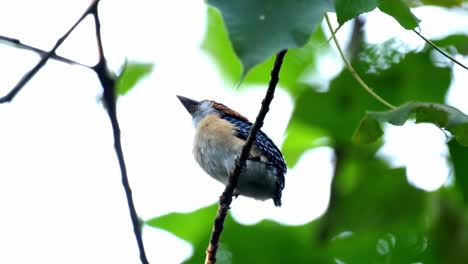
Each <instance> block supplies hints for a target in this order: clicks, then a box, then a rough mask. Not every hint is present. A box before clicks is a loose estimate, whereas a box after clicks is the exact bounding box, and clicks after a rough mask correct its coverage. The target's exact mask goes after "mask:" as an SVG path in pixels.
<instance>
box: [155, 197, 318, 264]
mask: <svg viewBox="0 0 468 264" xmlns="http://www.w3.org/2000/svg"><path fill="white" fill-rule="evenodd" d="M216 211H217V205H212V206H209V207H205V208H201V209H198V210H197V211H194V212H191V213H171V214H168V215H164V216H161V217H158V218H154V219H151V220H149V221H147V222H146V224H148V225H150V226H153V227H157V228H162V229H164V230H167V231H169V232H171V233H173V234H174V235H176V236H178V237H180V238H182V239H185V240H187V241H189V242H190V243H192V245H193V247H194V254H193V256H192V257H191V258H190V259H189V260H188V261H187V263H203V262H204V259H205V250H206V247H207V246H208V241H209V238H210V233H211V228H212V224H213V220H214V217H215V215H216ZM314 230H315V226H314V224H313V223H309V224H306V225H302V226H285V225H280V224H278V223H275V222H272V221H268V220H264V221H261V222H259V223H258V224H256V225H252V226H245V225H241V224H239V223H237V222H236V221H234V220H233V219H232V217H231V216H230V215H228V216H227V218H226V220H225V223H224V231H223V233H222V236H221V241H220V250H219V251H218V263H316V262H317V260H316V258H317V255H318V253H317V252H314V251H312V250H310V248H311V246H313V245H314V244H315V243H314V241H313V235H312V234H313V233H314ZM285 250H287V254H285ZM253 252H254V253H253Z"/></svg>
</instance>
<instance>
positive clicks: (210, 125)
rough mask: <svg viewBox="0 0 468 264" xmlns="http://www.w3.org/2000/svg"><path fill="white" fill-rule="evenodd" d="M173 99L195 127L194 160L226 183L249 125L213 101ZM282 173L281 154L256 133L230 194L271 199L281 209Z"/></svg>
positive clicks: (267, 140) (248, 122) (263, 136)
mask: <svg viewBox="0 0 468 264" xmlns="http://www.w3.org/2000/svg"><path fill="white" fill-rule="evenodd" d="M177 97H178V98H179V100H180V102H181V103H182V104H183V105H184V107H185V108H186V109H187V111H188V112H189V113H190V115H192V119H193V124H194V126H195V128H196V133H195V139H194V144H193V155H194V156H195V160H196V161H197V162H198V164H199V165H200V166H201V167H202V168H203V170H204V171H205V172H206V173H208V174H209V175H210V176H211V177H213V178H215V179H216V180H218V181H220V182H221V183H223V184H227V182H228V177H229V174H230V172H231V171H232V170H233V169H234V166H235V161H236V158H237V157H238V156H239V155H240V153H241V150H242V147H243V146H244V143H245V141H246V140H247V136H248V135H249V131H250V128H251V126H252V123H251V122H250V121H249V120H248V119H247V118H245V117H244V116H242V115H240V114H239V113H237V112H236V111H234V110H232V109H230V108H228V107H227V106H225V105H223V104H220V103H217V102H215V101H210V100H203V101H200V102H199V101H195V100H192V99H189V98H186V97H183V96H177ZM286 170H287V168H286V163H285V161H284V158H283V155H282V154H281V151H280V150H279V149H278V148H277V147H276V145H275V144H274V143H273V141H272V140H271V139H270V138H268V136H267V135H266V134H265V133H263V132H262V131H259V132H258V134H257V137H256V140H255V143H254V145H253V146H252V149H251V150H250V153H249V157H248V158H247V162H246V167H245V168H244V169H243V170H242V172H241V174H240V175H239V181H238V184H237V188H236V190H235V191H234V194H235V195H236V196H237V195H239V194H240V195H244V196H248V197H252V198H255V199H258V200H267V199H270V198H272V199H273V202H274V204H275V205H276V206H281V192H282V191H283V188H284V174H285V173H286Z"/></svg>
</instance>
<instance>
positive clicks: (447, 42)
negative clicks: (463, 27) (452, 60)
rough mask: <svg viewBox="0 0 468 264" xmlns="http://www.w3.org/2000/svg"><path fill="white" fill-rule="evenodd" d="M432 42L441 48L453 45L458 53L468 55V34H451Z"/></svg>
mask: <svg viewBox="0 0 468 264" xmlns="http://www.w3.org/2000/svg"><path fill="white" fill-rule="evenodd" d="M432 42H434V44H436V45H437V46H439V47H441V48H442V47H446V48H447V47H453V48H455V49H456V50H457V51H458V53H460V54H462V55H468V35H463V34H457V35H450V36H447V37H445V38H443V39H439V40H433V41H432Z"/></svg>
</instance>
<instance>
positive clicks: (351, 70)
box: [325, 13, 396, 109]
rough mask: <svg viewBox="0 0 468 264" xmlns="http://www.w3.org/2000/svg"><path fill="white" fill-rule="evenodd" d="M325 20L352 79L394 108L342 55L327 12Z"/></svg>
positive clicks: (383, 102)
mask: <svg viewBox="0 0 468 264" xmlns="http://www.w3.org/2000/svg"><path fill="white" fill-rule="evenodd" d="M325 20H326V21H327V25H328V29H329V30H330V33H331V35H332V38H333V41H334V42H335V45H336V48H337V49H338V52H339V53H340V55H341V58H342V59H343V61H344V63H345V64H346V67H347V68H348V70H349V71H350V72H351V75H353V77H354V79H356V81H357V82H358V83H359V84H360V85H361V86H362V88H364V90H366V92H367V93H369V94H370V95H371V96H372V97H374V98H375V99H376V100H377V101H379V102H381V103H382V104H383V105H385V106H387V107H388V108H390V109H395V108H396V107H395V106H394V105H392V104H391V103H389V102H387V101H385V99H383V98H382V97H380V96H379V95H378V94H377V93H375V92H374V90H372V89H371V88H370V87H369V86H368V85H367V84H366V83H365V82H364V81H363V80H362V79H361V77H360V76H359V74H358V73H357V72H356V70H354V68H353V66H352V65H351V63H350V62H349V61H348V59H347V58H346V56H345V55H344V52H343V50H342V49H341V45H340V43H339V42H338V40H337V39H336V36H335V33H334V30H333V27H332V25H331V22H330V18H329V17H328V14H327V13H325Z"/></svg>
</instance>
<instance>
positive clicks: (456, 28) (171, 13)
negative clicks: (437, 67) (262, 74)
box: [0, 0, 468, 263]
mask: <svg viewBox="0 0 468 264" xmlns="http://www.w3.org/2000/svg"><path fill="white" fill-rule="evenodd" d="M89 2H90V1H85V0H80V1H78V0H75V1H58V0H48V1H27V0H22V1H9V2H8V5H5V6H2V8H1V9H0V34H1V35H4V36H9V37H14V38H18V39H20V40H21V41H23V42H24V43H27V44H30V45H32V46H36V47H39V48H42V49H45V50H48V49H50V48H51V47H52V46H53V44H54V43H55V41H56V40H57V38H58V37H60V36H61V35H62V34H63V33H64V32H65V31H66V30H67V29H68V28H69V27H70V26H71V25H72V24H73V23H74V22H75V21H76V19H77V18H78V17H79V16H80V15H81V13H82V12H83V11H84V10H85V9H86V8H87V6H88V4H89ZM100 7H101V8H100V10H101V19H102V23H103V33H104V41H105V42H104V45H105V47H104V48H105V52H106V56H107V58H108V60H109V62H110V65H111V67H112V69H113V70H116V71H117V70H118V69H119V68H120V67H121V64H122V63H123V61H124V60H125V58H128V59H130V60H138V61H145V62H152V63H154V64H155V68H154V72H153V74H152V75H151V76H150V77H149V78H148V79H146V80H144V81H142V82H141V83H139V85H138V86H137V87H135V88H134V89H133V90H132V91H131V92H130V93H129V94H128V95H126V96H125V97H123V98H121V99H119V117H120V122H121V128H122V133H123V139H122V140H123V145H124V151H125V157H126V161H127V164H128V172H129V177H130V181H131V185H132V189H133V194H134V199H135V203H136V206H137V210H138V213H139V214H140V215H141V217H142V218H143V219H149V218H152V217H155V216H158V215H162V214H166V213H168V212H172V211H183V212H187V211H191V210H194V209H196V208H199V207H202V206H206V205H209V204H212V203H214V202H216V200H217V197H218V196H219V195H220V193H221V191H222V189H223V187H222V186H221V185H220V184H218V183H217V182H216V181H214V180H212V179H211V178H210V177H208V176H207V175H206V174H205V173H204V172H203V171H202V170H201V169H200V168H199V167H198V166H197V165H196V163H195V161H194V160H193V158H192V156H191V143H192V136H193V128H192V122H191V120H190V117H189V115H188V113H187V112H186V111H185V109H184V108H183V107H182V106H181V105H180V103H179V101H178V100H177V98H176V97H175V95H177V94H180V95H184V96H187V97H192V98H194V99H204V98H210V99H215V100H217V101H219V102H223V103H225V104H226V105H228V106H231V107H233V108H235V109H236V110H238V111H239V112H241V113H243V114H244V115H246V116H248V117H250V119H254V118H255V116H256V114H257V111H258V107H259V103H260V102H261V100H262V98H263V96H264V89H265V87H255V88H254V89H250V90H249V91H246V92H235V91H232V89H230V88H232V85H231V84H226V83H223V81H222V80H221V79H220V77H219V73H218V72H217V69H216V67H215V66H213V65H212V62H211V60H210V58H209V57H208V56H207V55H205V54H203V53H202V52H201V51H200V49H199V44H200V41H201V40H202V38H203V32H204V29H205V11H206V7H205V5H204V4H203V1H188V0H185V1H184V0H179V1H158V2H156V1H143V0H141V1H132V2H130V1H102V3H101V5H100ZM415 13H416V15H417V16H418V17H419V18H420V19H421V20H422V24H421V28H422V30H423V33H424V34H425V35H426V36H427V37H442V36H444V35H446V34H448V33H452V32H464V33H468V19H466V13H465V14H461V13H456V12H452V13H447V12H443V11H441V10H439V9H437V8H423V9H417V10H415ZM440 21H444V22H443V23H441V22H440ZM382 28H385V30H382ZM348 30H349V29H348V28H347V27H346V26H345V27H344V28H343V29H342V30H341V31H340V34H339V37H340V39H341V40H342V41H345V40H346V37H347V36H346V32H347V31H348ZM367 30H368V35H367V37H368V40H369V41H370V42H374V43H378V42H381V41H385V40H387V39H388V38H390V37H394V36H397V37H398V38H401V39H402V40H403V41H404V42H406V43H408V44H409V45H411V47H414V48H420V47H421V46H422V45H423V43H422V42H421V40H420V39H419V38H418V37H417V36H416V35H414V34H412V33H411V32H405V31H404V30H403V29H401V28H400V26H399V25H397V24H396V22H395V21H394V20H393V19H392V18H390V17H386V16H384V15H382V14H381V13H378V12H374V13H372V14H371V15H369V16H368V22H367ZM93 31H94V29H93V24H92V21H91V20H89V19H88V20H87V21H85V23H83V24H82V25H81V26H80V27H79V28H77V30H76V31H75V32H74V33H73V34H72V35H71V37H70V39H69V40H67V41H66V42H65V43H64V45H63V46H62V48H61V49H60V52H59V53H60V54H61V55H63V56H66V57H69V58H71V59H74V60H77V61H80V62H82V63H85V64H89V65H93V64H94V63H95V62H96V60H97V58H96V49H95V40H94V33H93ZM0 58H2V60H1V63H0V72H1V76H2V77H1V78H0V93H1V94H5V93H7V92H8V91H9V90H10V89H11V87H13V86H14V84H16V82H17V81H18V80H19V79H20V78H21V76H22V75H23V74H24V73H25V72H26V71H27V70H29V69H30V68H31V67H32V66H33V65H34V64H35V63H36V62H37V60H38V56H37V55H36V54H34V53H31V52H28V51H23V50H18V49H15V48H12V47H9V46H5V45H0ZM336 58H337V57H336V54H331V55H327V56H326V57H324V59H323V64H322V65H323V67H322V69H323V70H322V71H323V72H322V73H323V74H325V76H328V78H331V77H332V76H333V74H336V73H337V69H339V67H337V66H336V65H337V64H340V62H339V61H338V60H337V59H336ZM457 58H458V59H460V60H462V61H464V63H465V64H468V59H467V58H462V57H457ZM454 76H455V77H454V79H455V81H454V83H453V85H452V86H453V87H452V90H451V92H450V94H449V97H448V100H449V102H450V103H451V104H452V105H454V106H456V107H458V108H460V109H461V110H463V111H465V112H468V108H467V105H468V104H467V103H466V98H467V97H466V91H464V90H463V85H462V83H465V84H466V83H468V78H467V74H466V72H463V70H462V69H461V68H459V67H456V69H455V74H454ZM100 93H101V88H100V86H99V84H98V81H97V79H96V78H95V76H94V74H93V72H91V71H90V70H88V69H86V68H83V67H79V66H69V65H66V64H63V63H59V62H55V61H50V62H49V63H48V64H47V65H46V67H44V68H43V70H42V71H41V72H40V73H39V74H37V75H36V77H35V78H34V79H33V80H32V81H31V82H29V84H28V85H27V86H26V87H25V88H24V90H23V91H22V92H21V93H20V94H19V95H18V96H17V98H16V99H15V100H14V101H13V102H12V103H10V104H4V105H0V120H1V123H2V129H1V130H0V161H1V167H2V170H1V171H2V174H1V175H0V209H1V211H2V220H1V221H0V234H1V236H0V252H2V253H1V254H0V263H64V262H65V263H138V252H137V246H136V243H135V240H134V237H133V233H132V227H131V223H130V219H129V214H128V209H127V205H126V201H125V196H124V191H123V188H122V186H121V183H120V173H119V170H118V164H117V160H116V158H115V154H114V150H113V141H112V136H111V129H110V124H109V121H108V119H107V116H106V114H105V112H104V110H103V108H102V106H101V105H100V103H99V95H100ZM292 109H293V102H292V99H291V98H290V97H289V96H288V95H287V93H285V92H283V91H281V90H279V91H278V92H277V94H276V97H275V100H274V101H273V105H272V107H271V111H270V113H269V114H268V117H267V120H266V122H265V126H264V128H263V130H264V131H265V132H267V133H268V134H269V135H270V136H271V137H272V139H273V140H274V141H275V142H277V143H278V144H281V142H282V140H283V139H284V131H285V128H286V125H287V123H288V120H289V117H290V115H291V111H292ZM273 120H274V121H273ZM444 140H445V137H444V135H443V134H442V133H441V132H440V130H438V129H436V128H434V127H432V126H424V125H411V124H409V125H406V126H405V127H404V128H401V127H396V128H394V127H388V133H387V134H386V141H387V144H386V145H385V146H384V149H383V150H382V151H381V155H382V156H385V157H387V158H389V159H390V160H391V162H392V164H394V165H395V166H399V165H407V166H408V170H409V174H410V181H411V182H413V183H414V184H416V185H417V186H420V187H421V188H424V189H428V190H434V189H436V188H438V187H439V186H440V185H441V184H443V183H444V182H445V180H446V177H447V175H448V173H449V170H448V168H447V164H446V160H445V158H446V155H447V150H446V148H445V145H444V144H443V142H444ZM171 142H172V143H171ZM331 161H332V152H331V150H330V149H329V148H318V149H315V150H311V151H308V152H307V153H306V154H304V156H303V157H301V159H300V161H299V163H298V164H297V166H296V167H295V168H290V171H289V173H288V175H287V182H286V184H287V185H286V189H285V191H284V200H283V207H281V208H275V207H274V206H273V203H272V202H271V201H268V202H265V203H262V202H258V201H254V200H250V199H246V198H242V197H240V198H239V199H237V200H235V201H234V204H233V210H232V213H233V215H234V217H235V218H236V219H237V220H238V221H240V222H242V223H245V224H253V223H255V222H257V221H259V220H261V219H263V218H270V219H274V220H276V221H279V222H282V223H287V224H303V223H306V222H308V221H310V220H312V219H314V218H316V217H318V216H319V215H320V214H322V213H323V212H324V210H325V209H326V206H327V201H328V192H329V184H330V178H331V175H332V163H331ZM427 164H431V165H433V167H431V168H428V166H427ZM304 200H306V201H310V203H309V204H308V206H309V208H307V210H304V204H301V206H298V204H299V203H301V201H304ZM144 240H145V245H146V249H147V254H148V256H149V258H150V261H151V262H152V263H179V262H180V261H182V260H183V259H184V258H186V257H188V256H189V255H190V254H191V247H190V245H189V244H188V243H186V242H184V241H181V240H179V239H177V238H176V237H174V236H172V235H171V234H168V233H167V232H164V231H161V230H156V229H152V228H145V229H144Z"/></svg>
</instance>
